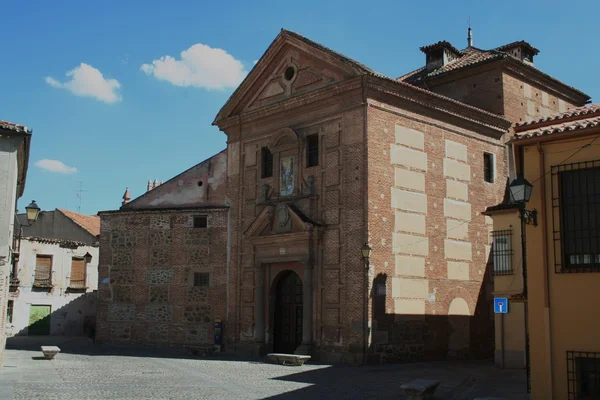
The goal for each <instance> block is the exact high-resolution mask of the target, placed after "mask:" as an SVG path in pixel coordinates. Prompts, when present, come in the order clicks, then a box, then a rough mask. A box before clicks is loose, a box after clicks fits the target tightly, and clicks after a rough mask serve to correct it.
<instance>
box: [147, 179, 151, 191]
mask: <svg viewBox="0 0 600 400" xmlns="http://www.w3.org/2000/svg"><path fill="white" fill-rule="evenodd" d="M151 190H152V179H148V187H147V188H146V192H149V191H151Z"/></svg>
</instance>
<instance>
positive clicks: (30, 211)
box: [11, 200, 40, 286]
mask: <svg viewBox="0 0 600 400" xmlns="http://www.w3.org/2000/svg"><path fill="white" fill-rule="evenodd" d="M25 214H26V216H27V222H28V223H29V225H25V224H23V223H21V220H20V219H19V218H18V217H17V218H16V219H17V222H18V223H19V244H18V245H17V251H16V252H15V251H13V265H12V277H11V285H12V286H15V285H19V279H18V278H17V262H18V261H19V255H20V253H21V238H22V237H23V227H24V226H26V227H28V228H30V227H31V226H32V225H33V224H34V223H35V221H37V219H38V216H39V215H40V207H38V205H37V203H36V202H35V200H32V201H31V203H29V205H28V206H27V207H25ZM13 243H14V242H13Z"/></svg>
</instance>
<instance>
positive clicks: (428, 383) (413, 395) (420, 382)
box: [400, 379, 441, 400]
mask: <svg viewBox="0 0 600 400" xmlns="http://www.w3.org/2000/svg"><path fill="white" fill-rule="evenodd" d="M440 383H441V382H440V381H434V380H430V379H415V380H413V381H410V382H407V383H405V384H404V385H402V386H400V389H402V390H403V391H404V398H405V399H406V400H428V399H433V398H434V397H433V395H434V393H435V390H436V389H437V387H438V386H439V384H440Z"/></svg>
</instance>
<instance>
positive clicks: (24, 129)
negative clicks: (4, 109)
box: [0, 119, 31, 133]
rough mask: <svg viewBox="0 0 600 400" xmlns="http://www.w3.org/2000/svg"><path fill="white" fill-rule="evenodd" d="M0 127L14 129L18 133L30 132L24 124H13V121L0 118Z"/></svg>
mask: <svg viewBox="0 0 600 400" xmlns="http://www.w3.org/2000/svg"><path fill="white" fill-rule="evenodd" d="M0 129H5V130H9V131H15V132H19V133H31V130H30V129H28V128H27V127H26V126H25V125H19V124H15V123H14V122H9V121H4V120H1V119H0Z"/></svg>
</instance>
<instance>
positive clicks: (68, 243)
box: [23, 236, 98, 248]
mask: <svg viewBox="0 0 600 400" xmlns="http://www.w3.org/2000/svg"><path fill="white" fill-rule="evenodd" d="M23 240H28V241H30V242H38V243H47V244H58V245H60V246H62V247H75V248H77V247H82V246H90V247H98V244H93V245H90V244H88V243H85V242H80V241H77V240H64V239H54V238H43V237H37V236H23Z"/></svg>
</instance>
